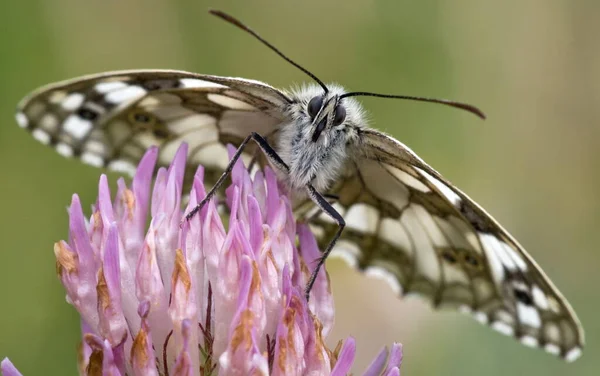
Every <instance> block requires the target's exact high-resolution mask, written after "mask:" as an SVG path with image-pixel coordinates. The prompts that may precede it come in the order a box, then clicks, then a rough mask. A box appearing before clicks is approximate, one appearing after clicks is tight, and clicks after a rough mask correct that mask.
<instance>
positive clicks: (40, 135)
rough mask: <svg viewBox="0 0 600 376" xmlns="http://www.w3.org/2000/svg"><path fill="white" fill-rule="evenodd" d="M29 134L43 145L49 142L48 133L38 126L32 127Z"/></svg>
mask: <svg viewBox="0 0 600 376" xmlns="http://www.w3.org/2000/svg"><path fill="white" fill-rule="evenodd" d="M31 134H32V135H33V138H35V139H36V140H38V141H39V142H41V143H42V144H44V145H48V144H49V143H50V135H49V134H48V133H46V132H44V131H43V130H41V129H39V128H37V129H34V130H33V132H32V133H31Z"/></svg>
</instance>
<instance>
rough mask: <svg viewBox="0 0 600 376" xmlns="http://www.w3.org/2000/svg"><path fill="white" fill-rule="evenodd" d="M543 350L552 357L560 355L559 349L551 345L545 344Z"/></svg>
mask: <svg viewBox="0 0 600 376" xmlns="http://www.w3.org/2000/svg"><path fill="white" fill-rule="evenodd" d="M544 350H546V352H548V353H550V354H552V355H560V347H558V346H557V345H555V344H553V343H547V344H546V346H544Z"/></svg>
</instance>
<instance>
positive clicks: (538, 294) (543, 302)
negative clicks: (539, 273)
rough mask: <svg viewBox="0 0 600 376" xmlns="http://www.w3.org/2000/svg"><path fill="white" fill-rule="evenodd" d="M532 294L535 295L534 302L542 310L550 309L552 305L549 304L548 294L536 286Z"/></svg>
mask: <svg viewBox="0 0 600 376" xmlns="http://www.w3.org/2000/svg"><path fill="white" fill-rule="evenodd" d="M531 294H532V295H533V302H534V303H535V305H536V306H538V307H539V308H541V309H544V310H546V309H548V308H549V307H550V304H548V299H547V298H546V294H544V292H543V291H542V289H541V288H539V287H538V286H537V285H534V286H533V288H532V289H531Z"/></svg>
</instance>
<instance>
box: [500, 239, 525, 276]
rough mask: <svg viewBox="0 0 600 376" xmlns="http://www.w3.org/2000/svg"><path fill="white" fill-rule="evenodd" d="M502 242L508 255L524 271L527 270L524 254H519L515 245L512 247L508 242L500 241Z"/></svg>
mask: <svg viewBox="0 0 600 376" xmlns="http://www.w3.org/2000/svg"><path fill="white" fill-rule="evenodd" d="M500 244H501V245H502V246H503V248H504V252H506V254H507V255H508V257H510V258H511V259H512V260H513V262H514V263H515V264H516V265H517V267H518V268H519V269H521V270H523V271H526V270H527V263H526V262H525V260H524V259H523V256H521V255H519V254H518V253H517V251H515V250H514V248H513V247H511V246H510V245H508V244H506V243H505V242H500Z"/></svg>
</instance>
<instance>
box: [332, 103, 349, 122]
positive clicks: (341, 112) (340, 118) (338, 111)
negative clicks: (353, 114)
mask: <svg viewBox="0 0 600 376" xmlns="http://www.w3.org/2000/svg"><path fill="white" fill-rule="evenodd" d="M345 119H346V109H345V108H344V106H341V105H338V106H337V107H336V108H335V117H334V118H333V125H340V124H342V123H343V122H344V120H345Z"/></svg>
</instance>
